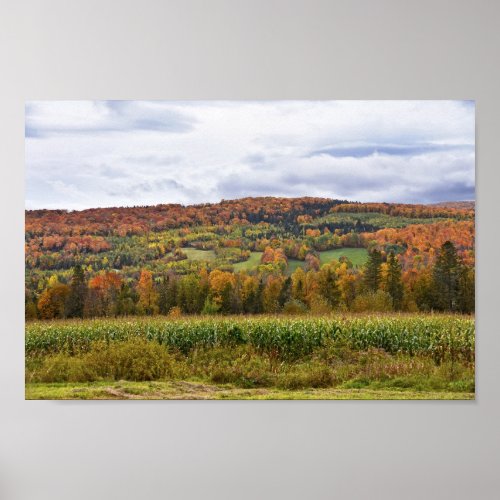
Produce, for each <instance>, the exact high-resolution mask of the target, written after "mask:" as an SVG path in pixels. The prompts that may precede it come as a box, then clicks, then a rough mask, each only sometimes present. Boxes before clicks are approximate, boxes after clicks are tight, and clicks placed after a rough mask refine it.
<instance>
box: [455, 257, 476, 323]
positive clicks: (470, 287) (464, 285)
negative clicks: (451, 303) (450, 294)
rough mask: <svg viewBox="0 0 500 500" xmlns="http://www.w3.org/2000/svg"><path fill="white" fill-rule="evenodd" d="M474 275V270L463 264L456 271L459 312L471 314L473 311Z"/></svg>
mask: <svg viewBox="0 0 500 500" xmlns="http://www.w3.org/2000/svg"><path fill="white" fill-rule="evenodd" d="M475 292H476V290H475V273H474V268H473V267H472V268H471V267H468V266H466V265H464V264H461V265H460V266H459V270H458V297H457V308H458V310H459V311H460V312H462V313H465V314H471V313H473V312H474V310H475V302H476V300H475Z"/></svg>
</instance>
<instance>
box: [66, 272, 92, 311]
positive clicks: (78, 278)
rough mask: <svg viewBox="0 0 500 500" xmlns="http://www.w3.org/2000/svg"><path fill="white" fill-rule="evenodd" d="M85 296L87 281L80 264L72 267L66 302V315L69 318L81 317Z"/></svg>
mask: <svg viewBox="0 0 500 500" xmlns="http://www.w3.org/2000/svg"><path fill="white" fill-rule="evenodd" d="M86 296H87V283H86V282H85V274H84V272H83V268H82V266H81V265H80V264H77V265H76V266H74V267H73V276H72V278H71V284H70V292H69V296H68V302H67V315H68V317H70V318H83V309H84V306H85V298H86Z"/></svg>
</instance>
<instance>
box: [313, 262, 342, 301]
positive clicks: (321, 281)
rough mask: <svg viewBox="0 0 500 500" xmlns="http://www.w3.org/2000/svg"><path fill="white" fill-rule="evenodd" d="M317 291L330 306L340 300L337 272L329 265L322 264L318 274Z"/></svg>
mask: <svg viewBox="0 0 500 500" xmlns="http://www.w3.org/2000/svg"><path fill="white" fill-rule="evenodd" d="M318 285H319V292H320V294H321V295H322V296H323V297H324V299H325V300H326V301H327V302H328V305H329V306H330V307H335V306H337V305H338V304H339V302H340V290H339V287H338V285H337V274H336V273H335V271H334V270H333V269H332V267H331V266H323V268H322V269H321V270H320V272H319V276H318Z"/></svg>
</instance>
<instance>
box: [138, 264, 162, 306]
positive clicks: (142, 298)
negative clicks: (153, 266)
mask: <svg viewBox="0 0 500 500" xmlns="http://www.w3.org/2000/svg"><path fill="white" fill-rule="evenodd" d="M137 293H138V294H139V308H140V309H142V311H144V313H145V314H156V313H158V292H157V291H156V290H155V288H154V285H153V275H152V274H151V272H150V271H148V270H147V269H143V270H142V271H141V277H140V278H139V282H138V283H137Z"/></svg>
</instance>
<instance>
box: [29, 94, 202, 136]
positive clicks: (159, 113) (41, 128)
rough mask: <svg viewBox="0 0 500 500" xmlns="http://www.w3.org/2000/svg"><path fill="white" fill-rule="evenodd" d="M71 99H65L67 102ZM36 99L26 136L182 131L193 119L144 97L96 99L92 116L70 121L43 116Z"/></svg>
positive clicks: (187, 130) (30, 110)
mask: <svg viewBox="0 0 500 500" xmlns="http://www.w3.org/2000/svg"><path fill="white" fill-rule="evenodd" d="M72 103H74V102H72V101H68V106H69V105H71V104H72ZM39 106H40V104H39V103H37V102H36V101H34V102H31V103H28V104H27V106H26V122H25V137H28V138H45V137H51V136H54V135H65V136H67V135H81V134H84V135H88V134H90V135H92V134H104V133H110V132H139V131H146V132H147V131H156V132H169V133H183V132H189V131H190V130H192V128H193V126H194V124H195V123H196V120H195V119H194V118H193V117H192V116H189V115H188V114H186V113H183V112H180V111H178V110H173V109H169V108H167V107H165V108H160V109H158V107H155V106H154V103H153V105H151V103H148V102H147V101H98V102H97V103H96V104H95V107H96V108H98V109H97V112H98V113H96V115H95V116H94V120H85V116H84V115H83V114H82V116H81V117H80V118H81V120H77V121H75V122H74V123H73V124H69V123H58V122H57V120H44V119H43V116H40V114H39V113H38V112H37V110H38V107H39Z"/></svg>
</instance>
